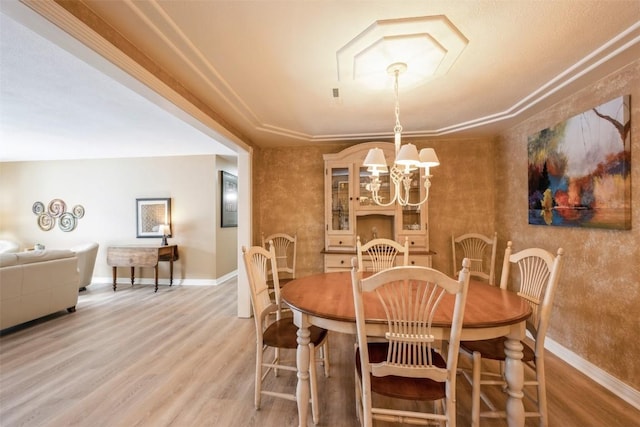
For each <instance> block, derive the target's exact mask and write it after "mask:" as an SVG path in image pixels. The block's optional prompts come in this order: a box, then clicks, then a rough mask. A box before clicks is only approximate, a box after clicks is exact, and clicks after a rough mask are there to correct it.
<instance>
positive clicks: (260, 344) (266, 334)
mask: <svg viewBox="0 0 640 427" xmlns="http://www.w3.org/2000/svg"><path fill="white" fill-rule="evenodd" d="M242 254H243V259H244V264H245V268H246V270H247V276H248V279H249V288H250V290H251V304H252V306H253V317H254V320H255V327H256V372H255V406H256V409H259V408H260V404H261V397H262V395H263V394H264V395H267V396H273V397H279V398H284V399H287V400H291V401H294V402H295V401H296V395H295V393H294V392H291V393H282V392H276V391H270V390H264V389H263V388H262V383H263V381H264V380H265V378H266V377H267V375H268V374H269V373H270V372H271V371H272V370H273V372H274V375H275V376H278V371H279V370H285V371H291V372H297V368H296V364H295V362H294V363H292V364H285V363H284V361H283V360H281V352H280V350H281V349H293V350H295V349H297V348H298V342H297V339H298V327H297V326H296V325H295V324H294V323H293V319H292V317H282V315H281V310H280V306H281V300H280V285H279V280H278V270H277V268H276V263H277V259H276V252H275V248H274V247H273V246H271V248H270V249H269V250H266V249H264V248H263V247H260V246H252V247H251V248H248V249H247V247H245V246H243V247H242ZM270 270H271V271H273V275H272V277H273V282H274V285H275V297H276V301H275V302H273V301H272V300H271V297H270V296H269V288H268V287H267V277H268V271H270ZM274 312H275V313H276V316H275V319H274V316H270V314H272V313H274ZM309 332H310V342H309V360H310V364H309V366H310V368H309V381H310V384H311V399H310V402H311V412H312V415H313V422H314V423H316V424H317V422H318V419H319V414H318V410H319V408H318V382H317V373H316V366H315V362H316V360H317V361H320V362H321V363H322V364H323V365H324V373H325V376H329V358H328V355H329V351H328V350H329V349H328V333H327V330H326V329H322V328H319V327H316V326H311V327H310V328H309ZM269 348H272V349H273V359H271V360H270V361H269V360H267V361H265V357H266V356H267V352H268V351H269ZM319 348H323V350H324V351H323V357H318V358H316V350H318V349H319ZM265 369H266V370H265Z"/></svg>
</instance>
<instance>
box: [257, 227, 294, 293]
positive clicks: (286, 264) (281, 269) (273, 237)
mask: <svg viewBox="0 0 640 427" xmlns="http://www.w3.org/2000/svg"><path fill="white" fill-rule="evenodd" d="M269 244H272V245H273V247H274V249H275V251H276V261H277V270H278V278H279V279H280V287H283V286H284V285H286V284H287V283H289V282H290V281H292V280H293V279H295V278H296V258H297V245H298V235H297V234H294V235H290V234H286V233H274V234H270V235H268V236H265V235H264V233H263V234H262V247H263V248H265V249H269ZM269 275H271V271H269ZM270 286H271V287H272V286H273V284H272V283H270Z"/></svg>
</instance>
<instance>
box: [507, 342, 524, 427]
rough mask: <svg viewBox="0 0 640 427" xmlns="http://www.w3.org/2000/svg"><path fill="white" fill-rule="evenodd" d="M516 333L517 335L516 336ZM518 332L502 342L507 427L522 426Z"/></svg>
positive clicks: (520, 360)
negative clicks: (504, 355) (504, 357)
mask: <svg viewBox="0 0 640 427" xmlns="http://www.w3.org/2000/svg"><path fill="white" fill-rule="evenodd" d="M516 335H517V336H516ZM523 348H524V347H523V346H522V343H521V342H520V333H518V334H515V333H512V334H510V335H509V337H508V338H507V340H506V341H505V343H504V352H505V354H506V356H507V357H506V359H505V372H504V374H505V379H506V380H507V395H508V397H507V408H506V409H507V424H508V425H509V427H522V426H524V404H523V403H522V398H523V396H524V393H523V391H522V389H523V388H524V365H523V363H522V356H523V353H522V350H523Z"/></svg>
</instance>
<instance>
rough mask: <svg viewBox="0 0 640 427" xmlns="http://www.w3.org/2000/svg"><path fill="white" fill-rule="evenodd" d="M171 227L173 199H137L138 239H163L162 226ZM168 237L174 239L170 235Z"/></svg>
mask: <svg viewBox="0 0 640 427" xmlns="http://www.w3.org/2000/svg"><path fill="white" fill-rule="evenodd" d="M165 224H166V225H168V226H169V230H171V229H173V227H171V199H169V198H148V199H136V237H163V234H162V229H161V228H160V226H162V225H165ZM167 237H172V236H171V234H168V235H167Z"/></svg>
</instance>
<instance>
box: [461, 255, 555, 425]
mask: <svg viewBox="0 0 640 427" xmlns="http://www.w3.org/2000/svg"><path fill="white" fill-rule="evenodd" d="M512 251H513V249H512V243H511V242H508V243H507V249H506V250H505V254H504V262H503V266H502V276H501V279H500V287H501V288H502V289H507V287H508V286H507V283H508V282H509V279H510V277H512V276H514V277H515V278H516V280H515V282H514V283H517V286H515V285H514V286H512V288H514V289H513V290H517V293H518V295H520V296H521V297H522V298H524V299H526V300H527V302H528V303H529V304H530V305H531V309H532V314H531V317H530V318H529V319H528V320H527V331H528V332H529V333H530V335H531V339H525V341H523V342H522V345H523V347H524V350H523V354H524V356H523V358H522V361H523V362H524V363H525V365H526V366H528V367H529V368H531V369H532V370H533V372H534V373H535V378H534V379H532V380H525V382H524V386H525V390H524V391H525V396H527V397H528V398H529V400H531V401H532V402H535V403H536V405H535V406H536V407H537V408H536V410H535V411H525V417H539V420H540V421H539V424H540V426H541V427H545V426H548V425H549V420H548V410H547V397H546V385H545V373H544V341H545V336H546V333H547V328H548V325H549V318H550V316H551V308H552V306H553V299H554V296H555V293H556V289H557V286H558V282H559V279H560V271H561V269H562V265H563V255H564V250H563V249H562V248H559V249H558V250H557V252H556V254H555V255H554V254H553V253H551V252H548V251H546V250H544V249H541V248H528V249H523V250H521V251H520V252H516V253H513V252H512ZM512 266H517V267H518V268H517V270H516V272H515V273H511V268H512ZM505 340H506V338H504V337H502V338H496V339H490V340H483V341H462V342H461V343H460V353H461V354H462V355H464V356H467V357H468V358H470V359H471V363H472V369H471V372H469V371H468V370H463V374H464V377H465V378H466V379H467V380H468V381H469V383H470V384H471V386H472V402H471V418H472V426H474V427H478V426H479V424H480V417H486V418H503V417H504V416H505V411H504V410H498V409H497V406H496V405H495V404H494V402H492V401H491V400H490V399H489V398H488V396H487V394H486V393H483V392H482V389H481V386H499V387H501V388H502V390H503V391H504V390H505V389H506V381H505V379H504V360H505V358H506V355H505V350H504V342H505ZM482 359H485V360H487V359H488V360H497V361H499V362H500V363H499V370H498V371H497V372H496V371H495V370H494V371H491V370H487V369H485V370H482ZM532 387H533V388H535V395H533V394H532V393H531V388H532ZM481 399H482V401H483V402H484V403H485V404H486V405H487V406H488V410H487V411H481V410H480V409H481V408H480V400H481Z"/></svg>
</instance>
